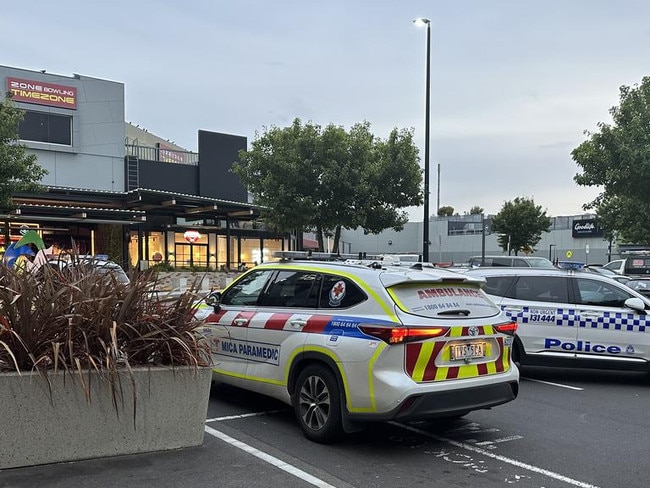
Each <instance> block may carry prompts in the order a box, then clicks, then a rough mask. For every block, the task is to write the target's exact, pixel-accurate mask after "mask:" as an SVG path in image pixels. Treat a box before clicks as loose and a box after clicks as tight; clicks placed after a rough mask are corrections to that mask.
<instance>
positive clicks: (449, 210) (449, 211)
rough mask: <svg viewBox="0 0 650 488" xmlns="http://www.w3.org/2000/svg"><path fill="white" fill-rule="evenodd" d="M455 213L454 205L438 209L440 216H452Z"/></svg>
mask: <svg viewBox="0 0 650 488" xmlns="http://www.w3.org/2000/svg"><path fill="white" fill-rule="evenodd" d="M452 215H454V207H450V206H448V205H447V206H444V207H440V208H439V209H438V216H440V217H451V216H452Z"/></svg>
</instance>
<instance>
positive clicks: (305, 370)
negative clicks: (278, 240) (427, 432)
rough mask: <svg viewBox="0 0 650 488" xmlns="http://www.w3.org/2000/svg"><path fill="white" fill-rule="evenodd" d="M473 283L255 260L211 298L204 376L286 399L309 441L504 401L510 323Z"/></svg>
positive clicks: (512, 393) (439, 275)
mask: <svg viewBox="0 0 650 488" xmlns="http://www.w3.org/2000/svg"><path fill="white" fill-rule="evenodd" d="M287 255H291V256H296V255H298V257H303V255H301V254H300V253H293V254H292V253H284V256H285V258H286V256H287ZM312 257H313V256H312ZM482 282H483V280H482V279H474V278H472V277H468V276H463V275H460V274H457V273H453V272H450V271H445V270H433V269H431V270H421V269H420V270H411V269H409V268H405V267H403V266H402V267H392V268H389V267H381V266H373V267H368V266H363V265H355V264H344V263H342V262H331V261H308V260H297V259H293V258H291V259H282V260H280V261H277V262H269V263H264V264H260V265H258V266H256V267H255V268H253V269H251V270H249V271H247V272H246V273H244V274H243V275H241V276H240V277H239V278H238V279H237V280H236V281H234V282H233V283H232V284H230V285H229V286H228V287H227V288H226V289H225V290H223V292H217V293H215V294H214V295H213V296H212V297H211V301H212V303H213V305H214V312H213V313H212V314H211V315H210V316H209V317H208V318H207V319H206V320H207V322H206V335H207V337H208V340H209V342H210V344H211V348H212V354H213V360H214V366H213V367H214V379H215V380H216V381H217V382H223V383H228V384H232V385H235V386H238V387H242V388H245V389H248V390H252V391H255V392H259V393H263V394H266V395H269V396H272V397H275V398H278V399H280V400H282V401H284V402H286V403H287V404H289V405H292V406H293V408H294V410H295V414H296V418H297V420H298V422H299V424H300V426H301V428H302V430H303V432H304V433H305V435H306V436H307V437H308V438H309V439H311V440H314V441H317V442H330V441H332V440H335V439H336V438H337V437H339V436H340V435H341V434H342V433H343V432H353V431H356V430H359V429H360V428H361V427H362V426H363V425H364V424H365V423H367V422H371V421H386V420H392V419H395V420H401V421H406V420H415V419H429V418H433V417H457V416H461V415H464V414H466V413H468V412H470V411H472V410H476V409H483V408H490V407H493V406H495V405H499V404H503V403H506V402H509V401H511V400H513V399H515V397H516V396H517V393H518V381H519V371H518V369H517V367H516V366H515V365H514V364H513V363H512V362H511V358H510V354H511V345H512V341H513V336H514V333H515V330H516V324H515V323H513V322H512V321H509V320H508V319H507V318H506V317H505V316H504V315H503V314H502V313H501V311H500V310H499V308H498V307H497V306H495V305H494V303H492V302H491V301H490V299H489V298H487V296H486V295H485V293H484V292H483V291H482V290H481V288H480V287H481V284H482Z"/></svg>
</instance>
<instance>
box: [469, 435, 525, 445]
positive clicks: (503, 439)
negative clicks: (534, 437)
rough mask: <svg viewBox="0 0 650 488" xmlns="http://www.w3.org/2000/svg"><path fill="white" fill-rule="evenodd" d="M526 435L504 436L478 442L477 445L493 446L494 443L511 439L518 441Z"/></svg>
mask: <svg viewBox="0 0 650 488" xmlns="http://www.w3.org/2000/svg"><path fill="white" fill-rule="evenodd" d="M523 438H524V436H521V435H511V436H508V437H502V438H501V439H494V440H493V441H481V442H477V443H476V445H477V446H491V445H492V444H501V443H502V442H510V441H518V440H519V439H523Z"/></svg>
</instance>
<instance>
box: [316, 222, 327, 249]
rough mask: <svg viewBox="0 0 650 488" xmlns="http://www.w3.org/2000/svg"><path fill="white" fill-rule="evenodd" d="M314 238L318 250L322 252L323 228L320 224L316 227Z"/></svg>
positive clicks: (323, 246)
mask: <svg viewBox="0 0 650 488" xmlns="http://www.w3.org/2000/svg"><path fill="white" fill-rule="evenodd" d="M316 238H317V239H318V250H319V251H320V252H324V251H325V244H324V241H323V229H322V228H321V227H320V226H319V227H316Z"/></svg>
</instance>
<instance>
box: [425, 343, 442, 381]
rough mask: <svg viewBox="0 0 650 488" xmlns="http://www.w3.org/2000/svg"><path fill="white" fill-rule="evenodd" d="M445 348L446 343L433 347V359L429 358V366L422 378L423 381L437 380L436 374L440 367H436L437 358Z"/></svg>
mask: <svg viewBox="0 0 650 488" xmlns="http://www.w3.org/2000/svg"><path fill="white" fill-rule="evenodd" d="M444 346H445V343H444V342H436V344H435V345H434V346H433V352H432V353H431V358H429V362H428V363H427V366H426V367H425V368H424V375H423V376H422V381H433V380H435V379H436V372H437V371H438V367H437V366H436V358H437V357H438V354H440V351H441V350H442V348H443V347H444Z"/></svg>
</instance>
